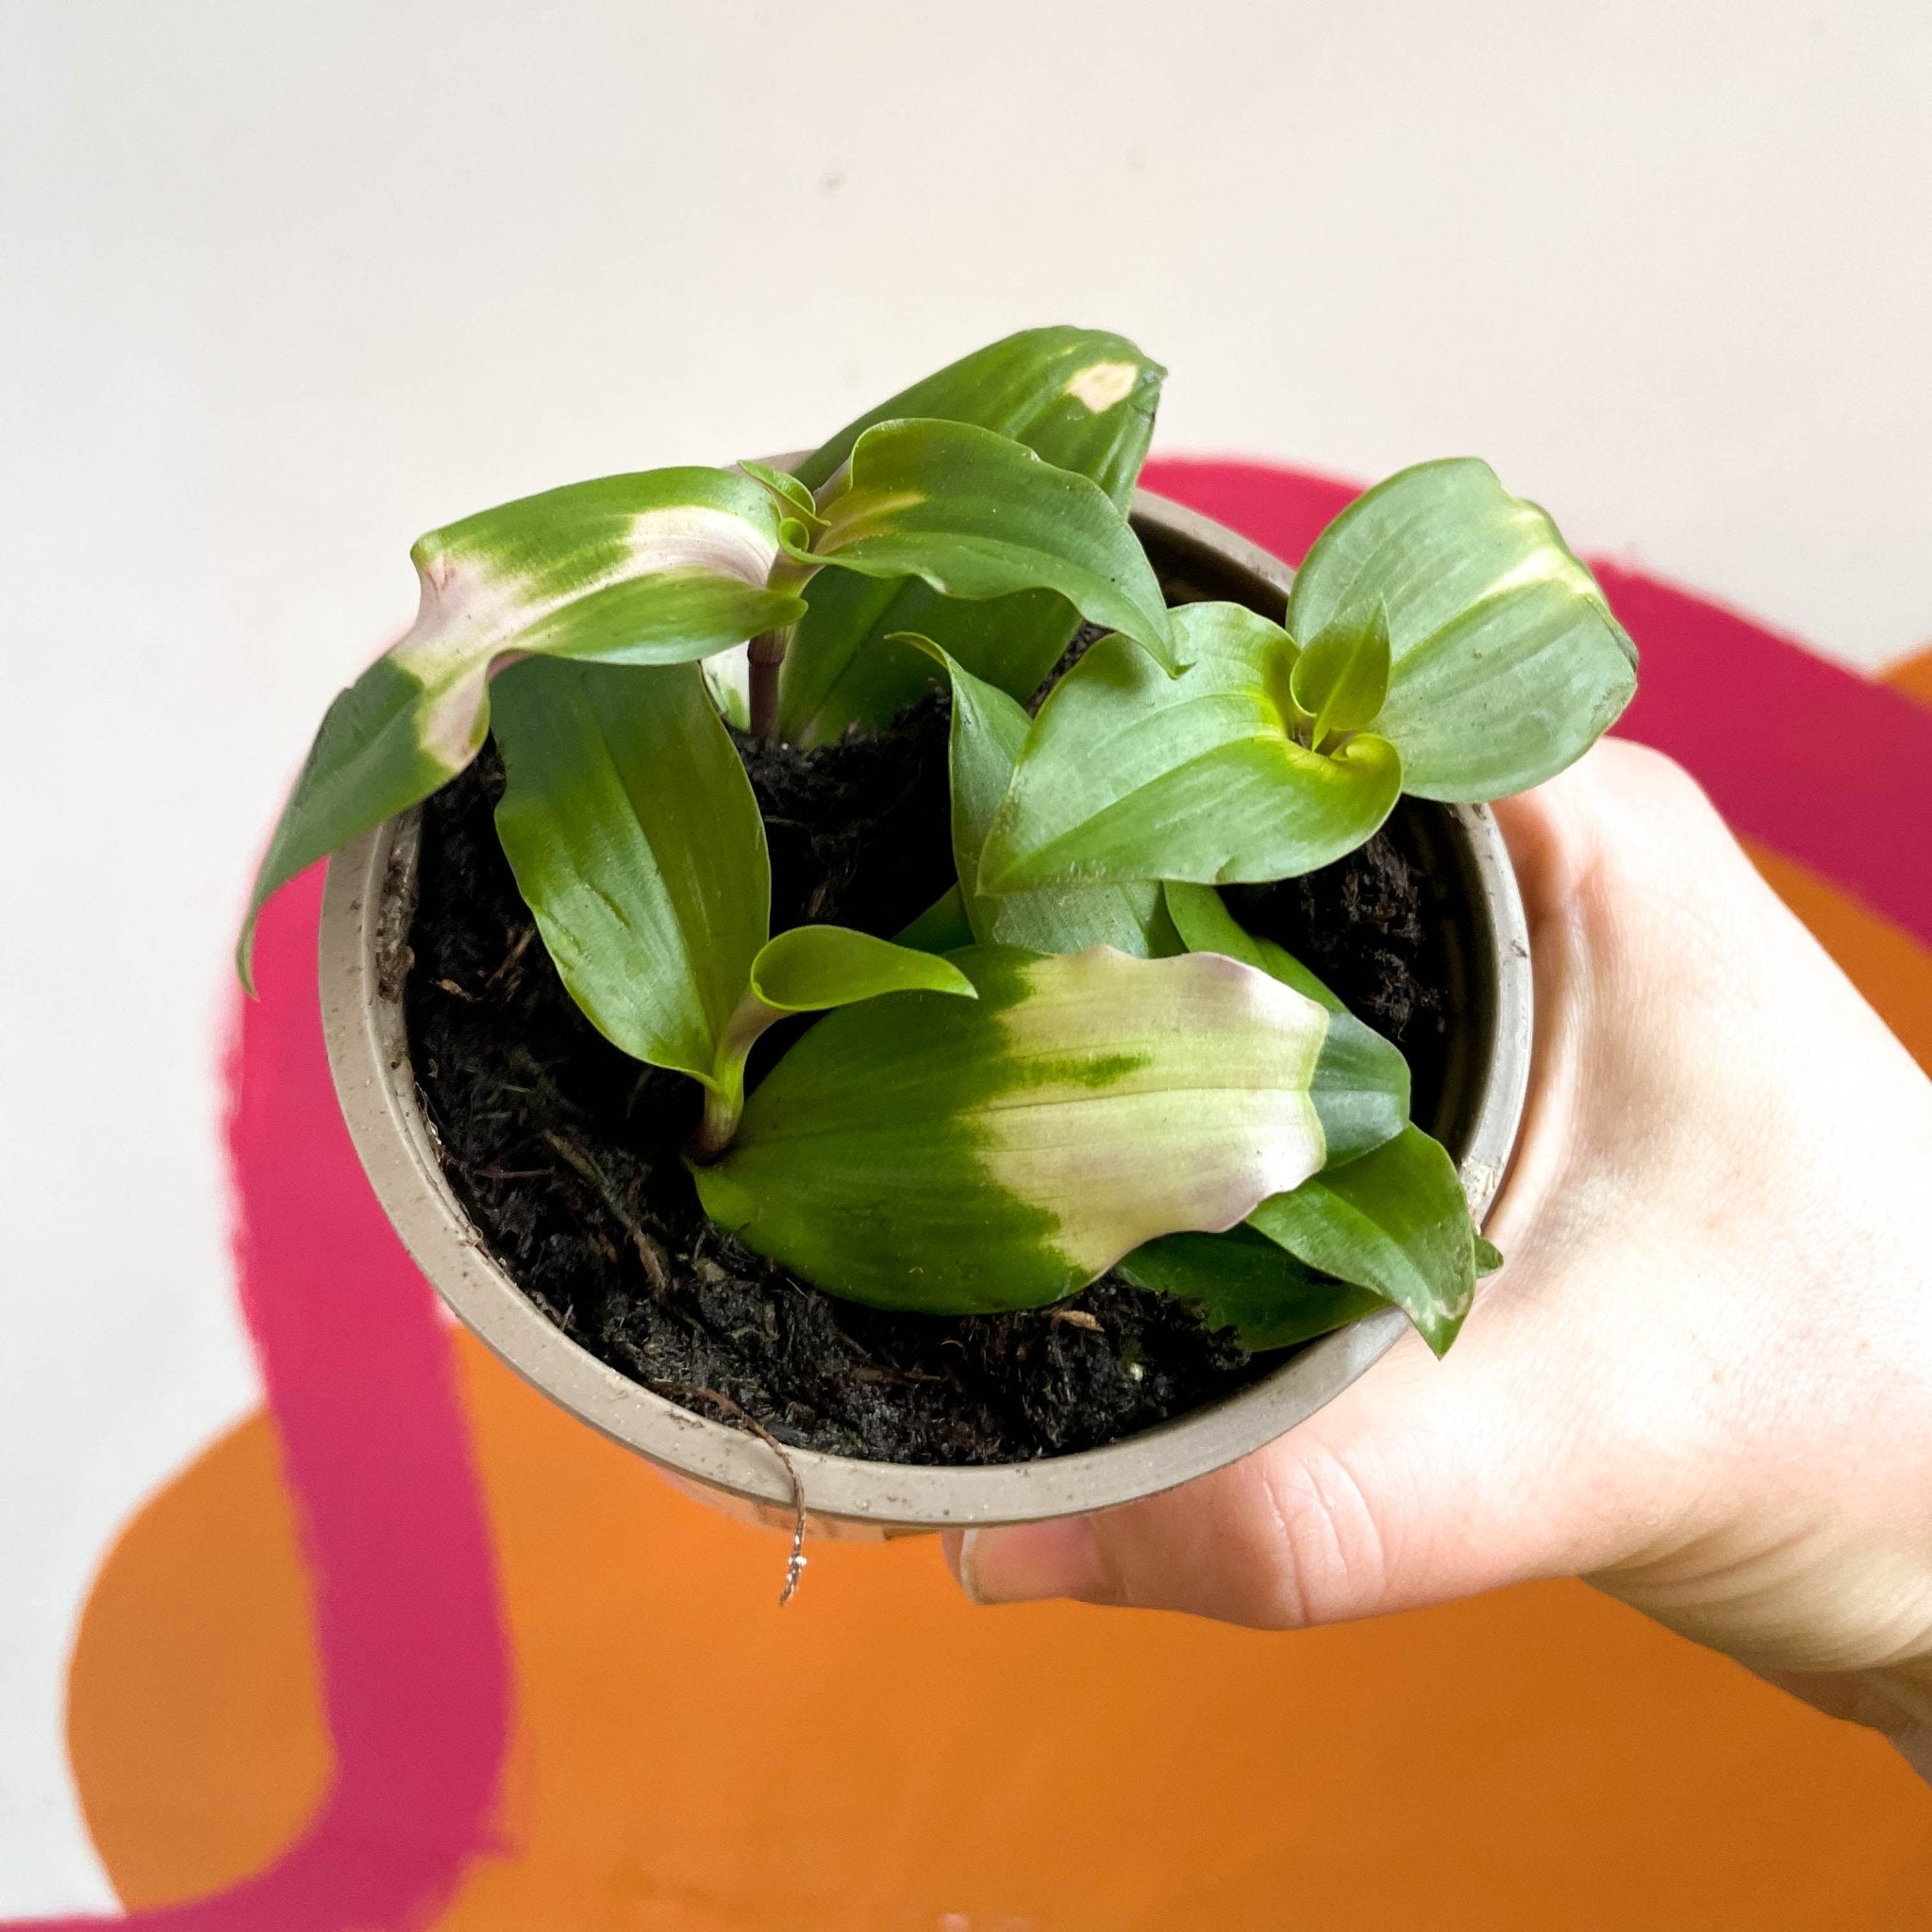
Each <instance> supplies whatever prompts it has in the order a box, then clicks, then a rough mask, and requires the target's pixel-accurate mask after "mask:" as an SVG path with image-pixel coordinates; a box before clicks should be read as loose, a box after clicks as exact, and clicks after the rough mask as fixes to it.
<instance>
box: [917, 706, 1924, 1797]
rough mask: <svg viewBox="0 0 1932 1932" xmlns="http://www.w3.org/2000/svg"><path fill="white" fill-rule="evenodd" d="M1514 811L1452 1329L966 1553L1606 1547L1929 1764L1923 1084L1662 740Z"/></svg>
mask: <svg viewBox="0 0 1932 1932" xmlns="http://www.w3.org/2000/svg"><path fill="white" fill-rule="evenodd" d="M1497 815H1498V817H1499V818H1500V819H1501V820H1502V822H1503V826H1504V831H1505V834H1506V836H1507V840H1508V842H1509V847H1510V851H1511V854H1512V855H1513V857H1514V859H1515V862H1516V867H1517V871H1518V874H1519V876H1520V878H1521V880H1522V884H1523V890H1524V901H1525V905H1526V908H1527V910H1528V914H1529V921H1530V930H1531V941H1532V947H1533V951H1534V956H1535V966H1536V997H1537V1005H1538V1017H1537V1035H1538V1038H1537V1052H1536V1060H1535V1067H1534V1071H1533V1074H1532V1079H1531V1090H1530V1103H1529V1110H1528V1114H1527V1116H1526V1118H1525V1121H1524V1133H1523V1139H1522V1141H1521V1143H1520V1146H1519V1150H1518V1154H1517V1158H1516V1161H1515V1164H1514V1166H1513V1168H1512V1170H1511V1173H1510V1175H1509V1177H1508V1180H1507V1184H1506V1187H1505V1190H1504V1192H1503V1195H1502V1198H1501V1199H1500V1201H1499V1202H1498V1204H1497V1207H1496V1209H1495V1212H1494V1214H1493V1216H1492V1218H1491V1222H1490V1224H1489V1229H1488V1231H1489V1233H1490V1235H1491V1238H1492V1239H1493V1240H1494V1241H1495V1242H1496V1243H1497V1245H1498V1246H1499V1247H1500V1248H1501V1249H1502V1250H1503V1252H1504V1254H1505V1255H1506V1256H1507V1264H1506V1266H1505V1267H1504V1269H1503V1270H1502V1272H1501V1273H1500V1274H1496V1275H1494V1276H1493V1277H1491V1279H1490V1280H1489V1281H1488V1282H1487V1283H1486V1284H1484V1286H1483V1288H1482V1290H1481V1291H1480V1293H1479V1295H1478V1298H1477V1302H1476V1306H1475V1309H1474V1313H1473V1314H1472V1315H1471V1317H1470V1320H1469V1322H1468V1324H1467V1326H1466V1327H1465V1329H1464V1330H1463V1333H1462V1336H1461V1338H1460V1340H1459V1341H1457V1343H1456V1345H1455V1347H1454V1348H1453V1349H1452V1350H1451V1351H1450V1353H1449V1355H1448V1357H1446V1358H1445V1359H1444V1360H1442V1361H1441V1362H1438V1361H1436V1360H1434V1359H1433V1358H1432V1357H1430V1355H1429V1352H1428V1351H1427V1349H1426V1348H1424V1346H1423V1345H1422V1343H1421V1341H1420V1340H1419V1339H1418V1338H1417V1337H1415V1336H1414V1335H1412V1334H1411V1335H1408V1336H1406V1337H1405V1338H1404V1340H1403V1341H1401V1342H1400V1343H1399V1344H1398V1345H1397V1347H1396V1348H1395V1349H1394V1350H1392V1351H1391V1354H1390V1355H1389V1356H1388V1357H1385V1358H1384V1359H1383V1361H1382V1362H1380V1363H1379V1364H1378V1365H1377V1366H1376V1367H1374V1369H1373V1370H1371V1371H1370V1372H1369V1374H1367V1375H1365V1376H1364V1377H1363V1378H1362V1379H1361V1380H1360V1381H1358V1382H1357V1383H1356V1385H1355V1386H1354V1387H1353V1388H1351V1389H1350V1390H1348V1391H1346V1392H1345V1393H1343V1394H1342V1395H1341V1396H1340V1397H1339V1398H1338V1399H1337V1400H1336V1401H1335V1402H1333V1403H1332V1404H1330V1405H1329V1406H1328V1407H1326V1408H1324V1409H1323V1410H1322V1411H1321V1412H1320V1413H1319V1414H1317V1415H1315V1416H1314V1417H1312V1418H1311V1419H1310V1420H1309V1421H1307V1423H1304V1424H1302V1425H1301V1426H1300V1427H1299V1428H1297V1429H1294V1430H1293V1431H1291V1433H1290V1434H1289V1435H1287V1436H1285V1437H1284V1438H1283V1439H1282V1440H1281V1441H1278V1442H1275V1443H1274V1444H1273V1445H1272V1446H1270V1447H1269V1448H1267V1449H1264V1450H1262V1451H1260V1452H1259V1453H1257V1455H1254V1456H1252V1457H1248V1458H1247V1459H1246V1460H1245V1461H1243V1462H1241V1463H1238V1464H1236V1465H1234V1466H1232V1467H1230V1468H1228V1469H1225V1470H1223V1471H1221V1472H1220V1473H1218V1474H1214V1475H1211V1476H1208V1477H1206V1478H1204V1479H1203V1480H1201V1481H1199V1482H1195V1483H1191V1484H1190V1485H1188V1486H1187V1487H1186V1488H1184V1489H1180V1490H1176V1491H1171V1492H1170V1493H1168V1494H1166V1495H1162V1496H1156V1497H1153V1498H1151V1499H1149V1500H1147V1501H1145V1502H1141V1503H1137V1504H1133V1505H1130V1506H1128V1507H1124V1508H1120V1509H1115V1510H1111V1511H1108V1512H1107V1513H1105V1514H1102V1515H1099V1516H1095V1517H1091V1518H1080V1519H1072V1520H1068V1521H1062V1522H1058V1523H1048V1524H1031V1525H1027V1526H1024V1527H1014V1528H1002V1529H987V1530H980V1531H976V1532H973V1533H971V1534H970V1535H969V1536H968V1537H967V1538H966V1539H965V1540H964V1547H963V1548H962V1547H961V1544H960V1541H959V1539H958V1538H949V1539H948V1553H949V1556H950V1557H951V1558H952V1560H953V1562H954V1564H955V1567H956V1569H957V1571H958V1574H959V1576H960V1579H961V1581H962V1583H963V1584H964V1585H965V1587H966V1589H967V1590H968V1591H969V1592H970V1593H971V1594H973V1595H974V1596H975V1597H976V1598H977V1599H979V1600H980V1601H982V1602H986V1603H1005V1602H1014V1601H1020V1600H1024V1599H1029V1598H1038V1597H1049V1596H1064V1597H1075V1598H1081V1599H1085V1600H1087V1601H1089V1602H1093V1603H1103V1604H1118V1605H1129V1606H1138V1607H1151V1608H1162V1609H1173V1610H1186V1611H1191V1612H1194V1613H1196V1614H1198V1615H1202V1616H1208V1617H1216V1618H1221V1619H1224V1620H1225V1621H1228V1622H1231V1623H1237V1624H1255V1625H1261V1626H1265V1627H1272V1628H1294V1627H1298V1626H1301V1625H1306V1624H1327V1623H1335V1622H1339V1621H1341V1620H1344V1619H1348V1618H1354V1617H1368V1616H1376V1615H1379V1614H1381V1613H1383V1612H1385V1611H1391V1610H1401V1609H1409V1608H1414V1607H1419V1606H1423V1605H1427V1604H1437V1603H1442V1602H1446V1601H1448V1600H1450V1599H1452V1598H1457V1597H1463V1596H1468V1595H1471V1594H1473V1593H1474V1592H1476V1591H1485V1590H1491V1589H1494V1588H1496V1587H1498V1586H1500V1585H1504V1584H1509V1583H1517V1582H1521V1581H1524V1580H1525V1579H1527V1578H1531V1577H1544V1576H1565V1575H1580V1576H1583V1577H1586V1578H1588V1579H1589V1581H1591V1583H1593V1584H1595V1585H1596V1586H1597V1587H1598V1588H1600V1589H1602V1590H1605V1591H1609V1592H1610V1593H1611V1594H1612V1595H1614V1596H1618V1597H1621V1598H1622V1599H1623V1600H1624V1602H1626V1603H1628V1604H1631V1605H1633V1606H1635V1607H1637V1608H1638V1609H1640V1610H1642V1611H1644V1612H1646V1613H1647V1614H1649V1615H1650V1616H1652V1617H1655V1618H1657V1620H1658V1621H1659V1622H1660V1623H1663V1624H1668V1625H1669V1626H1670V1627H1671V1628H1672V1629H1674V1630H1676V1631H1678V1632H1680V1633H1681V1634H1683V1635H1684V1636H1686V1637H1689V1638H1692V1639H1694V1640H1695V1641H1698V1642H1700V1643H1705V1644H1708V1645H1710V1646H1711V1647H1712V1648H1714V1649H1717V1650H1721V1651H1724V1652H1727V1653H1728V1654H1729V1655H1731V1656H1732V1657H1737V1658H1739V1659H1740V1661H1742V1662H1743V1663H1745V1664H1747V1665H1749V1666H1750V1667H1751V1668H1752V1669H1753V1670H1755V1671H1757V1672H1758V1673H1759V1674H1762V1675H1765V1676H1767V1677H1770V1678H1772V1679H1773V1680H1774V1682H1777V1683H1779V1684H1782V1685H1783V1686H1784V1687H1785V1688H1787V1689H1788V1690H1790V1691H1795V1692H1796V1693H1797V1694H1798V1695H1800V1696H1802V1697H1805V1698H1807V1699H1808V1700H1809V1701H1810V1702H1811V1703H1813V1704H1815V1705H1817V1706H1818V1707H1820V1708H1821V1709H1824V1710H1825V1711H1828V1712H1830V1713H1831V1714H1832V1715H1833V1716H1836V1717H1845V1718H1852V1719H1855V1720H1857V1721H1858V1722H1861V1723H1864V1724H1871V1725H1874V1726H1875V1727H1876V1728H1878V1729H1880V1730H1882V1731H1884V1732H1885V1733H1886V1734H1887V1735H1888V1736H1889V1737H1890V1738H1891V1739H1892V1740H1893V1741H1894V1742H1896V1743H1897V1744H1898V1745H1899V1747H1900V1749H1901V1750H1903V1751H1904V1752H1905V1753H1906V1755H1907V1757H1908V1758H1910V1759H1911V1761H1912V1762H1913V1763H1914V1764H1915V1765H1916V1766H1917V1767H1918V1768H1919V1770H1920V1771H1921V1772H1922V1773H1924V1774H1926V1775H1927V1776H1932V1081H1928V1080H1927V1079H1926V1077H1925V1075H1924V1074H1923V1073H1922V1072H1921V1071H1920V1070H1919V1068H1918V1067H1917V1066H1916V1065H1915V1064H1914V1062H1913V1061H1912V1059H1911V1058H1910V1057H1909V1056H1908V1055H1907V1052H1906V1050H1905V1049H1904V1047H1903V1046H1901V1045H1900V1044H1899V1042H1898V1041H1897V1040H1896V1039H1895V1038H1893V1036H1892V1035H1891V1034H1890V1032H1889V1031H1888V1030H1887V1029H1886V1027H1885V1025H1884V1024H1883V1023H1882V1022H1881V1021H1880V1020H1879V1019H1878V1017H1877V1015H1876V1014H1874V1012H1873V1011H1872V1009H1871V1008H1870V1007H1868V1006H1867V1005H1866V1003H1865V1002H1864V1000H1863V999H1862V998H1861V997H1860V996H1859V995H1858V993H1857V991H1856V990H1855V989H1854V988H1853V987H1852V985H1851V984H1850V982H1849V981H1848V980H1847V979H1846V978H1845V977H1844V975H1843V974H1841V973H1840V971H1839V969H1838V967H1837V966H1836V965H1834V964H1833V962H1832V961H1831V960H1830V959H1829V958H1827V957H1826V955H1825V954H1824V951H1823V950H1822V949H1821V948H1820V947H1819V945H1818V944H1817V942H1816V941H1813V940H1812V939H1811V937H1810V935H1809V934H1808V933H1807V932H1806V930H1805V929H1804V927H1803V926H1802V925H1800V924H1799V923H1798V922H1797V920H1796V919H1794V918H1793V917H1792V916H1791V914H1790V913H1789V912H1788V911H1787V910H1786V909H1785V908H1784V907H1783V906H1782V905H1781V904H1780V903H1779V901H1778V900H1777V899H1776V898H1775V897H1774V894H1773V893H1772V891H1771V890H1770V889H1769V888H1768V887H1767V886H1766V885H1765V884H1764V883H1763V881H1762V880H1761V879H1760V878H1759V876H1758V874H1757V872H1756V871H1755V870H1754V869H1753V867H1752V865H1751V863H1750V861H1749V859H1748V858H1746V857H1745V856H1744V854H1743V853H1742V852H1741V851H1740V848H1739V847H1738V845H1737V843H1736V841H1734V840H1733V839H1732V837H1731V835H1730V833H1729V832H1728V831H1727V830H1726V829H1725V828H1724V824H1723V823H1722V822H1721V821H1720V820H1719V818H1718V816H1717V814H1716V812H1715V811H1714V810H1713V809H1712V808H1711V807H1710V805H1709V803H1708V802H1707V800H1706V798H1705V796H1704V794H1703V793H1702V792H1701V791H1699V790H1698V788H1697V787H1696V785H1695V784H1694V783H1693V782H1692V781H1691V779H1690V778H1689V777H1688V776H1686V775H1685V774H1684V773H1683V772H1682V771H1680V770H1679V769H1678V768H1677V767H1676V766H1675V765H1674V764H1672V763H1671V762H1670V761H1669V760H1668V759H1666V758H1661V757H1659V756H1657V754H1655V753H1651V752H1646V751H1643V750H1641V749H1639V748H1636V747H1634V746H1630V745H1625V744H1621V743H1615V742H1607V743H1605V744H1603V745H1601V746H1599V747H1598V748H1597V749H1596V750H1595V751H1593V752H1592V753H1591V755H1590V756H1589V757H1588V758H1585V759H1583V760H1582V761H1581V763H1579V764H1578V765H1577V766H1576V767H1575V768H1574V769H1573V770H1572V771H1570V772H1569V773H1566V774H1564V775H1563V776H1561V777H1559V778H1557V779H1555V780H1553V781H1552V782H1551V783H1549V784H1548V785H1545V786H1543V787H1541V789H1540V790H1538V791H1534V792H1532V793H1529V794H1528V795H1526V796H1525V797H1523V798H1520V799H1516V800H1512V801H1509V802H1508V803H1507V804H1505V805H1502V806H1499V807H1498V808H1497ZM1901 835H1902V836H1905V828H1903V827H1902V828H1901Z"/></svg>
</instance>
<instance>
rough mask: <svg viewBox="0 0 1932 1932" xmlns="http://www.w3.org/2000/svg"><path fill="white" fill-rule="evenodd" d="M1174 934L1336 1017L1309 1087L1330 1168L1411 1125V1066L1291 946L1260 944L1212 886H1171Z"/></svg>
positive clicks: (1331, 1020) (1194, 949)
mask: <svg viewBox="0 0 1932 1932" xmlns="http://www.w3.org/2000/svg"><path fill="white" fill-rule="evenodd" d="M1165 891H1166V898H1167V909H1168V914H1169V916H1170V917H1171V918H1172V919H1173V921H1174V929H1175V931H1176V932H1177V933H1178V934H1179V935H1180V938H1181V940H1182V941H1183V943H1184V944H1185V945H1186V946H1187V948H1188V950H1189V952H1191V953H1221V954H1223V955H1224V956H1225V957H1226V958H1230V959H1239V960H1240V961H1241V964H1242V965H1244V966H1254V967H1257V968H1258V969H1259V970H1260V971H1261V972H1263V973H1266V974H1270V975H1271V976H1273V977H1274V978H1275V979H1278V980H1280V981H1281V983H1282V984H1283V985H1284V986H1291V987H1292V988H1293V989H1294V990H1295V991H1296V992H1298V993H1300V994H1301V995H1302V996H1303V997H1304V998H1305V999H1311V1000H1314V1001H1316V1002H1317V1003H1318V1004H1319V1005H1321V1006H1323V1007H1325V1008H1327V1009H1328V1013H1329V1015H1330V1018H1329V1022H1328V1034H1327V1038H1326V1039H1324V1041H1323V1042H1322V1058H1321V1059H1320V1060H1319V1061H1318V1062H1317V1063H1316V1067H1315V1078H1314V1082H1313V1085H1312V1086H1311V1088H1310V1090H1309V1091H1310V1093H1311V1095H1312V1097H1313V1099H1314V1103H1315V1111H1316V1113H1317V1114H1319V1115H1320V1116H1321V1121H1322V1132H1323V1136H1324V1139H1325V1140H1326V1141H1327V1144H1328V1160H1327V1165H1328V1166H1330V1167H1340V1166H1341V1164H1342V1163H1343V1162H1344V1161H1349V1160H1354V1159H1356V1158H1357V1157H1358V1156H1360V1155H1363V1154H1366V1153H1368V1152H1369V1151H1370V1150H1371V1149H1372V1148H1375V1147H1379V1146H1381V1145H1382V1143H1383V1142H1384V1141H1390V1140H1392V1139H1393V1138H1394V1137H1395V1136H1396V1135H1397V1134H1399V1133H1400V1132H1401V1131H1402V1129H1403V1127H1404V1126H1405V1125H1406V1124H1407V1121H1408V1101H1409V1078H1408V1062H1407V1060H1406V1059H1404V1058H1403V1057H1402V1053H1401V1050H1400V1049H1399V1048H1398V1047H1396V1046H1395V1045H1394V1044H1393V1043H1392V1042H1391V1041H1387V1040H1384V1039H1383V1038H1382V1036H1381V1035H1380V1034H1379V1033H1377V1032H1376V1031H1375V1030H1374V1027H1372V1026H1369V1025H1367V1024H1364V1023H1363V1022H1362V1021H1360V1020H1357V1018H1356V1017H1355V1015H1354V1014H1353V1013H1351V1012H1349V1011H1348V1010H1347V1008H1344V1007H1343V1006H1342V1004H1341V1001H1340V1000H1339V999H1337V998H1336V997H1335V995H1334V994H1333V993H1332V992H1330V991H1329V990H1328V989H1327V987H1325V986H1324V984H1323V983H1322V981H1321V980H1319V979H1317V978H1316V977H1315V975H1314V974H1312V973H1310V972H1309V971H1308V969H1307V967H1306V966H1304V965H1303V964H1302V963H1301V961H1300V960H1299V959H1297V958H1295V957H1294V956H1293V955H1292V954H1291V953H1290V952H1289V951H1288V950H1287V949H1286V948H1285V947H1282V946H1277V945H1276V944H1275V943H1274V941H1273V940H1264V939H1257V938H1256V937H1255V936H1254V935H1253V934H1252V933H1249V932H1247V931H1246V930H1245V929H1244V928H1243V927H1242V926H1241V924H1239V923H1238V922H1237V920H1236V919H1235V917H1234V915H1233V913H1231V912H1230V911H1229V910H1228V909H1227V907H1226V905H1225V903H1224V901H1223V899H1222V896H1221V894H1220V893H1219V892H1217V891H1215V890H1214V888H1213V887H1212V886H1191V885H1182V884H1177V883H1171V884H1169V885H1168V886H1167V887H1166V888H1165Z"/></svg>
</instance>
